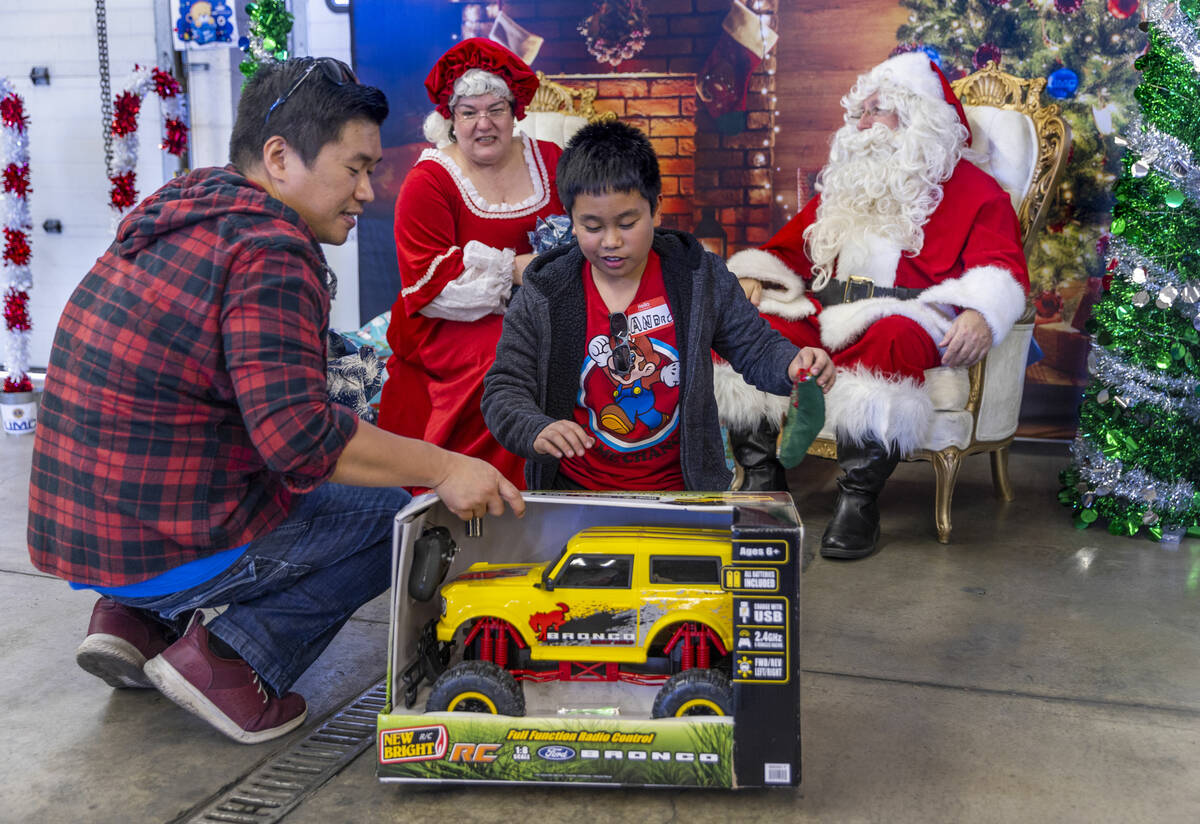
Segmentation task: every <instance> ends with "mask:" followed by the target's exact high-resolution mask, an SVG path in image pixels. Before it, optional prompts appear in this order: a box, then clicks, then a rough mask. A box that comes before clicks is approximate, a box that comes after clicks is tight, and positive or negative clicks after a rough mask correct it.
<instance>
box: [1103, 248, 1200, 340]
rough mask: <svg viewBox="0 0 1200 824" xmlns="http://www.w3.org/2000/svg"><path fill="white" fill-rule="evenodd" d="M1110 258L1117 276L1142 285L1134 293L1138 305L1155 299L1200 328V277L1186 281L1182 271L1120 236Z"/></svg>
mask: <svg viewBox="0 0 1200 824" xmlns="http://www.w3.org/2000/svg"><path fill="white" fill-rule="evenodd" d="M1108 258H1109V260H1110V261H1115V262H1116V265H1115V268H1114V269H1113V277H1118V276H1119V277H1121V278H1123V279H1124V280H1127V281H1129V282H1130V283H1131V284H1133V285H1134V286H1137V287H1138V289H1139V291H1138V292H1137V293H1135V294H1134V296H1133V305H1134V306H1139V307H1140V306H1145V305H1146V304H1147V303H1150V302H1151V301H1153V302H1154V304H1155V305H1156V306H1157V307H1158V308H1159V309H1173V310H1174V311H1176V312H1178V313H1179V314H1180V315H1183V317H1185V318H1187V319H1188V320H1190V321H1191V322H1192V325H1193V326H1195V327H1196V328H1197V329H1200V280H1188V281H1185V280H1183V279H1182V278H1181V277H1179V274H1178V273H1176V272H1172V271H1169V270H1167V269H1164V268H1163V267H1162V266H1160V265H1159V264H1157V263H1155V262H1154V261H1153V260H1152V259H1151V258H1148V257H1146V256H1145V255H1144V254H1142V253H1141V251H1139V250H1138V249H1137V247H1135V246H1133V245H1132V244H1130V243H1128V242H1127V241H1125V240H1124V239H1123V238H1120V237H1114V238H1112V240H1111V241H1110V242H1109V247H1108Z"/></svg>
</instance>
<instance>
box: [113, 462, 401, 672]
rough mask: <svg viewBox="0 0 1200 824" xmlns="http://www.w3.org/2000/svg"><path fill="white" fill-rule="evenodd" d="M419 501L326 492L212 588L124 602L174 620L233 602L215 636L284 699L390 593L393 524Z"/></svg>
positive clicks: (394, 494) (297, 508)
mask: <svg viewBox="0 0 1200 824" xmlns="http://www.w3.org/2000/svg"><path fill="white" fill-rule="evenodd" d="M411 498H412V496H411V495H409V494H408V492H406V491H405V490H403V489H400V488H391V487H387V488H371V487H359V486H345V485H343V484H335V483H325V484H322V485H321V486H319V487H317V488H316V489H315V490H313V491H312V492H310V493H309V494H307V495H304V496H301V497H299V498H298V499H297V501H296V503H295V505H294V507H293V509H292V512H291V514H290V515H288V518H287V520H285V521H284V522H283V523H282V524H280V525H279V526H277V527H276V528H275V529H274V530H272V531H271V532H270V533H268V534H267V535H264V536H263V537H262V538H259V539H258V540H255V541H252V542H251V543H250V544H249V546H248V547H247V548H246V551H245V553H243V554H242V556H241V557H240V558H239V559H238V560H237V561H235V562H234V564H233V566H231V567H229V569H227V570H225V571H224V572H223V573H221V574H220V575H218V576H217V577H215V578H213V579H212V580H210V581H205V582H204V583H202V584H199V585H197V586H194V587H192V588H191V589H187V590H184V591H182V592H176V593H172V594H170V595H160V596H155V597H149V598H118V599H117V600H119V601H120V602H121V603H124V604H128V605H129V606H131V607H138V608H140V609H146V610H150V611H151V612H155V613H157V614H159V615H160V616H162V617H163V618H166V619H173V618H175V617H176V616H178V615H179V614H180V613H183V612H186V611H187V610H191V609H199V608H202V607H216V606H221V605H223V604H228V605H229V607H228V609H226V610H225V611H224V612H223V613H221V615H219V616H218V617H217V618H215V619H214V620H213V621H211V622H210V623H209V624H208V630H209V632H211V633H212V634H214V635H216V636H217V637H218V638H220V639H221V640H222V641H224V642H225V643H227V644H229V646H231V647H233V648H234V649H235V650H237V652H238V654H239V655H241V656H242V658H244V659H245V660H246V662H247V663H248V664H250V666H251V667H253V668H254V671H255V672H257V673H258V674H259V677H260V678H262V680H263V681H264V682H266V683H267V684H268V685H269V686H270V687H271V688H272V689H273V690H274V691H275V692H276V693H277V694H279V695H282V694H284V693H285V692H287V691H288V689H289V688H290V687H291V686H292V684H294V683H296V679H297V678H299V677H300V675H301V674H302V673H303V672H304V671H305V670H306V669H308V667H309V666H310V665H311V664H312V663H313V661H315V660H316V659H317V657H318V656H319V655H320V654H321V652H322V651H323V650H324V649H325V647H326V646H328V645H329V642H330V641H332V640H333V636H334V635H336V634H337V632H338V630H340V629H341V628H342V625H343V624H345V623H346V621H348V620H349V619H350V616H351V615H353V614H354V612H355V611H356V610H357V609H358V608H359V607H361V606H362V605H363V604H365V603H366V602H367V601H370V600H371V599H372V598H375V597H376V596H378V595H379V594H380V593H382V592H384V591H385V590H387V588H388V586H389V584H390V583H391V580H390V579H391V558H392V522H393V520H394V518H395V515H396V513H397V512H398V511H399V510H400V509H402V508H404V506H405V505H406V504H408V502H409V501H410V500H411Z"/></svg>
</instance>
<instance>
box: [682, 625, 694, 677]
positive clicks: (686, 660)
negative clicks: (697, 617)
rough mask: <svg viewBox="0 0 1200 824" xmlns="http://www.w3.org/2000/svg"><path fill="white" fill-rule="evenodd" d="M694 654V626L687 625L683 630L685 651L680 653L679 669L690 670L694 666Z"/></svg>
mask: <svg viewBox="0 0 1200 824" xmlns="http://www.w3.org/2000/svg"><path fill="white" fill-rule="evenodd" d="M693 654H694V649H693V647H692V625H691V624H687V625H686V626H685V627H684V628H683V649H682V650H680V651H679V668H680V669H681V670H689V669H691V668H692V667H693V666H694V663H693Z"/></svg>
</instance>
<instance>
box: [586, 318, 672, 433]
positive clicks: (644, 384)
mask: <svg viewBox="0 0 1200 824" xmlns="http://www.w3.org/2000/svg"><path fill="white" fill-rule="evenodd" d="M667 317H668V318H669V315H668V316H667ZM636 322H637V321H636V320H634V323H636ZM622 344H625V345H626V346H627V353H626V354H623V355H621V357H618V351H617V350H618V349H619V348H621V347H622ZM587 350H588V360H586V361H585V362H584V369H583V374H582V375H581V380H580V394H579V405H580V406H581V407H583V408H585V409H586V410H587V412H588V424H589V426H588V428H589V429H590V430H591V431H592V432H593V433H594V434H595V435H596V437H597V438H599V439H600V440H601V441H602V442H603V443H604V444H605V445H606V446H608V447H610V448H611V449H615V450H617V451H619V452H629V451H634V450H638V449H643V448H645V447H647V446H651V445H654V444H657V443H660V442H661V441H663V440H664V439H666V438H667V437H668V436H669V435H670V434H671V433H673V432H674V431H675V428H676V425H677V423H678V417H679V416H678V402H679V355H678V353H677V352H676V350H675V348H674V346H672V345H671V343H668V342H666V341H664V340H661V339H659V338H657V337H651V335H649V334H644V333H643V334H634V335H629V336H627V337H626V338H625V339H624V340H623V341H622V340H618V339H616V338H613V337H612V336H610V335H605V334H601V335H596V336H594V337H593V338H592V339H591V340H589V341H588V347H587ZM622 360H623V361H624V362H625V364H627V365H628V369H626V370H622V369H621V368H620V367H621V365H622V363H621V361H622Z"/></svg>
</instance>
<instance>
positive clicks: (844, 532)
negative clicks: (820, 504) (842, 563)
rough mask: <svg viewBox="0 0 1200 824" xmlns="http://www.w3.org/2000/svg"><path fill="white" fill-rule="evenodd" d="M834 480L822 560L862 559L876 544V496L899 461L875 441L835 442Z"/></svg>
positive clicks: (896, 455) (895, 455)
mask: <svg viewBox="0 0 1200 824" xmlns="http://www.w3.org/2000/svg"><path fill="white" fill-rule="evenodd" d="M837 451H838V464H839V465H840V466H841V467H842V470H843V471H844V472H845V474H844V475H843V476H842V477H841V478H840V479H838V498H837V503H836V504H834V506H833V517H832V518H830V520H829V525H828V526H827V527H825V534H824V535H822V536H821V555H822V556H823V557H825V558H843V559H853V558H865V557H867V556H868V555H870V554H871V553H872V552H874V551H875V548H876V546H877V545H878V543H879V504H878V500H879V493H880V491H881V490H882V489H883V485H884V483H885V482H886V481H887V479H888V477H889V476H890V475H891V474H892V471H893V470H894V469H895V468H896V464H897V463H899V461H900V455H899V453H897V452H895V451H893V450H890V449H888V448H887V447H886V446H884V445H883V444H881V443H878V442H876V441H866V442H864V443H861V444H850V443H843V442H842V441H841V439H839V440H838V445H837Z"/></svg>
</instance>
